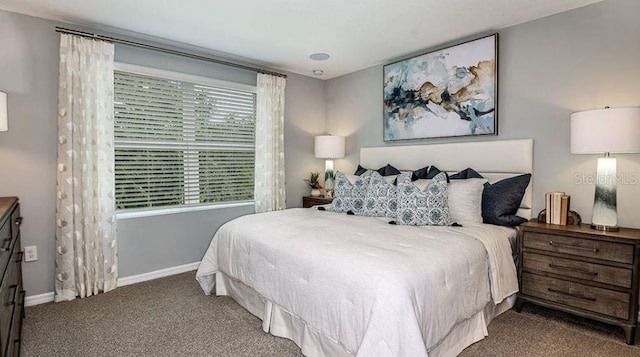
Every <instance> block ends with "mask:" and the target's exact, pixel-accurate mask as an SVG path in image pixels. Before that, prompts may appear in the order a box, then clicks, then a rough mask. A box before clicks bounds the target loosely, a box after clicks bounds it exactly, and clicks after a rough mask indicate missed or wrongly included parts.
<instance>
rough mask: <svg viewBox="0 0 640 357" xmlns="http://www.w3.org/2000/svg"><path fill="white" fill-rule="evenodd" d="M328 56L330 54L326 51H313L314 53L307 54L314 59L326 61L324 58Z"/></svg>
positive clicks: (326, 58)
mask: <svg viewBox="0 0 640 357" xmlns="http://www.w3.org/2000/svg"><path fill="white" fill-rule="evenodd" d="M329 57H331V56H329V55H328V54H326V53H322V52H318V53H314V54H312V55H310V56H309V58H311V59H312V60H314V61H326V60H328V59H329Z"/></svg>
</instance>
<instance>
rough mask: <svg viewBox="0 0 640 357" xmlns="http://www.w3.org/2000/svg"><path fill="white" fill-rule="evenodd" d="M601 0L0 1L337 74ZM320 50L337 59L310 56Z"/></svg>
mask: <svg viewBox="0 0 640 357" xmlns="http://www.w3.org/2000/svg"><path fill="white" fill-rule="evenodd" d="M599 1H601V0H405V1H398V0H323V1H312V0H226V1H223V0H218V1H216V0H182V1H177V0H0V9H2V10H7V11H12V12H18V13H23V14H28V15H33V16H38V17H43V18H49V19H54V20H60V21H66V22H71V23H76V24H84V25H92V26H99V27H105V26H106V27H114V28H118V29H123V30H127V31H133V32H137V33H141V34H146V35H151V36H155V37H158V38H162V39H168V40H172V41H178V42H183V43H186V44H190V45H195V46H199V47H203V48H205V49H210V50H214V51H216V52H223V53H228V54H232V55H234V56H240V57H244V58H246V59H248V60H250V61H253V62H255V63H258V64H262V65H267V66H269V67H272V68H274V69H279V70H286V71H290V72H294V73H299V74H302V75H306V76H313V74H312V70H314V69H322V70H324V75H323V76H320V78H323V79H329V78H333V77H337V76H340V75H342V74H346V73H350V72H354V71H357V70H359V69H363V68H367V67H371V66H374V65H378V64H382V63H386V62H389V61H391V60H393V59H397V58H399V57H402V56H405V55H407V54H411V53H415V52H418V51H421V50H424V49H428V48H433V47H435V46H439V45H441V44H443V43H447V42H451V41H455V40H457V39H461V38H465V37H469V36H473V35H475V34H479V33H487V32H488V31H496V30H499V29H501V28H504V27H507V26H511V25H515V24H519V23H523V22H527V21H530V20H534V19H537V18H541V17H545V16H548V15H552V14H556V13H559V12H563V11H567V10H570V9H574V8H577V7H581V6H585V5H588V4H592V3H596V2H599ZM315 52H326V53H328V54H330V55H331V58H330V59H329V60H326V61H322V62H318V61H313V60H311V59H309V55H310V54H312V53H315Z"/></svg>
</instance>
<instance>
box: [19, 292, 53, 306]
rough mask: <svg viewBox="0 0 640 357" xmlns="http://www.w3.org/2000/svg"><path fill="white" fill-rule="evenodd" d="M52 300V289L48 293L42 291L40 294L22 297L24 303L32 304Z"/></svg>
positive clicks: (26, 304)
mask: <svg viewBox="0 0 640 357" xmlns="http://www.w3.org/2000/svg"><path fill="white" fill-rule="evenodd" d="M52 301H53V291H52V292H50V293H44V294H40V295H31V296H26V297H25V298H24V305H25V306H33V305H40V304H46V303H48V302H52Z"/></svg>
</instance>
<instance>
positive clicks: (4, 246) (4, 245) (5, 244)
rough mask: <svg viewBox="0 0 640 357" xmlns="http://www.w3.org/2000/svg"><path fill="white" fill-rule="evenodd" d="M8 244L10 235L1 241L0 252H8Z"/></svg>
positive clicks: (9, 244)
mask: <svg viewBox="0 0 640 357" xmlns="http://www.w3.org/2000/svg"><path fill="white" fill-rule="evenodd" d="M10 246H11V237H9V238H7V239H5V240H4V241H3V243H2V247H0V252H8V251H9V247H10Z"/></svg>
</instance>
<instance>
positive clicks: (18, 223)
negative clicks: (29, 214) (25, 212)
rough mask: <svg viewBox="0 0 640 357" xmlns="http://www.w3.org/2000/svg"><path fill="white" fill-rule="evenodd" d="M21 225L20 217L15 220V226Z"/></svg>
mask: <svg viewBox="0 0 640 357" xmlns="http://www.w3.org/2000/svg"><path fill="white" fill-rule="evenodd" d="M21 224H22V217H18V218H16V226H19V225H21Z"/></svg>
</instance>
